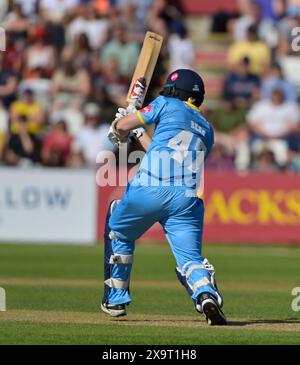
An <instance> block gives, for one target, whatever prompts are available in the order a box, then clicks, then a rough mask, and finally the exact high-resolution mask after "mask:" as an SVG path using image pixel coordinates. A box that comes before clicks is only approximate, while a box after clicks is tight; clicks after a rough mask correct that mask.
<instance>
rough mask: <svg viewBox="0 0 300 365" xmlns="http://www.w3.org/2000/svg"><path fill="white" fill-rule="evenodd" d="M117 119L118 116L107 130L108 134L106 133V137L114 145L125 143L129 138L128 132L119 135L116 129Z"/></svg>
mask: <svg viewBox="0 0 300 365" xmlns="http://www.w3.org/2000/svg"><path fill="white" fill-rule="evenodd" d="M119 119H120V118H118V119H115V120H114V121H113V122H112V124H111V126H110V128H109V130H108V134H107V137H108V139H109V140H110V141H111V143H112V144H113V145H114V146H116V147H118V146H120V144H121V143H127V142H128V139H129V134H130V133H129V132H128V133H127V134H126V135H120V134H119V133H118V131H117V130H116V124H117V123H118V121H119Z"/></svg>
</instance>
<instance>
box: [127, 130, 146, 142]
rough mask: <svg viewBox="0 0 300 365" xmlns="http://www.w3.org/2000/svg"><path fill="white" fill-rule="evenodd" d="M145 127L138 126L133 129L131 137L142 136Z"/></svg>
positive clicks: (138, 137) (137, 137)
mask: <svg viewBox="0 0 300 365" xmlns="http://www.w3.org/2000/svg"><path fill="white" fill-rule="evenodd" d="M145 132H146V131H145V129H144V128H143V127H140V128H136V129H133V130H132V131H131V132H130V137H132V138H134V139H136V140H138V139H140V138H141V137H142V135H143V134H144V133H145Z"/></svg>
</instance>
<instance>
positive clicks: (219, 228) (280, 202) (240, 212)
mask: <svg viewBox="0 0 300 365" xmlns="http://www.w3.org/2000/svg"><path fill="white" fill-rule="evenodd" d="M124 191H125V188H124V187H122V188H121V187H120V188H119V187H103V188H100V189H99V217H98V222H99V226H98V233H99V237H100V238H102V236H103V229H104V221H105V214H106V209H107V207H108V204H109V201H110V200H112V199H116V198H121V197H122V195H123V193H124ZM204 200H205V226H204V239H205V240H206V241H208V242H220V243H222V242H224V243H225V242H241V243H242V242H249V243H251V242H255V243H260V242H261V243H275V242H278V243H298V244H300V176H299V175H292V174H291V175H289V174H254V173H251V174H246V175H237V174H233V173H217V172H209V173H208V172H206V173H205V198H204ZM143 238H145V239H152V240H156V241H161V240H164V241H165V240H166V239H165V237H164V234H163V232H162V229H161V227H160V226H159V224H157V225H155V226H154V227H152V229H151V230H149V231H148V232H147V233H146V234H145V236H144V237H143Z"/></svg>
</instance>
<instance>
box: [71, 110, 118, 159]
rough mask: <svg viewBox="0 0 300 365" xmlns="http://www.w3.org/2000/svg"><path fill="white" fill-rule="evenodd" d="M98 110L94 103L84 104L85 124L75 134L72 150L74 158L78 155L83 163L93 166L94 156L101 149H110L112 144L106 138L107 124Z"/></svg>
mask: <svg viewBox="0 0 300 365" xmlns="http://www.w3.org/2000/svg"><path fill="white" fill-rule="evenodd" d="M99 113H100V110H99V108H98V106H97V105H96V104H94V103H89V104H87V105H86V107H85V110H84V115H85V124H84V126H83V128H82V130H81V131H80V132H79V134H78V135H77V138H76V140H75V143H74V146H73V151H74V156H75V159H77V160H78V158H80V156H81V157H82V159H83V161H82V162H83V163H86V164H87V165H89V166H95V164H96V157H97V155H98V153H99V152H101V151H103V150H112V147H113V146H112V144H111V143H110V142H109V141H108V139H107V133H108V129H109V125H108V124H106V123H103V121H102V120H101V119H100V117H99Z"/></svg>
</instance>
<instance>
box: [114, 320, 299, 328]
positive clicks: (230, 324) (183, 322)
mask: <svg viewBox="0 0 300 365" xmlns="http://www.w3.org/2000/svg"><path fill="white" fill-rule="evenodd" d="M113 321H114V322H126V323H130V322H131V323H135V324H138V323H141V324H146V323H149V324H150V323H156V324H159V323H161V324H165V325H166V326H167V325H168V324H169V325H173V324H175V323H177V324H180V325H181V326H182V327H185V326H187V327H189V326H191V325H200V326H201V325H206V321H205V320H204V318H203V319H202V318H201V320H199V319H180V318H178V319H169V318H130V319H129V318H118V319H117V318H114V319H113ZM257 324H258V325H259V324H261V325H264V324H300V320H299V319H297V318H288V319H253V320H244V321H228V327H243V326H251V325H257ZM180 325H179V326H180Z"/></svg>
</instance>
